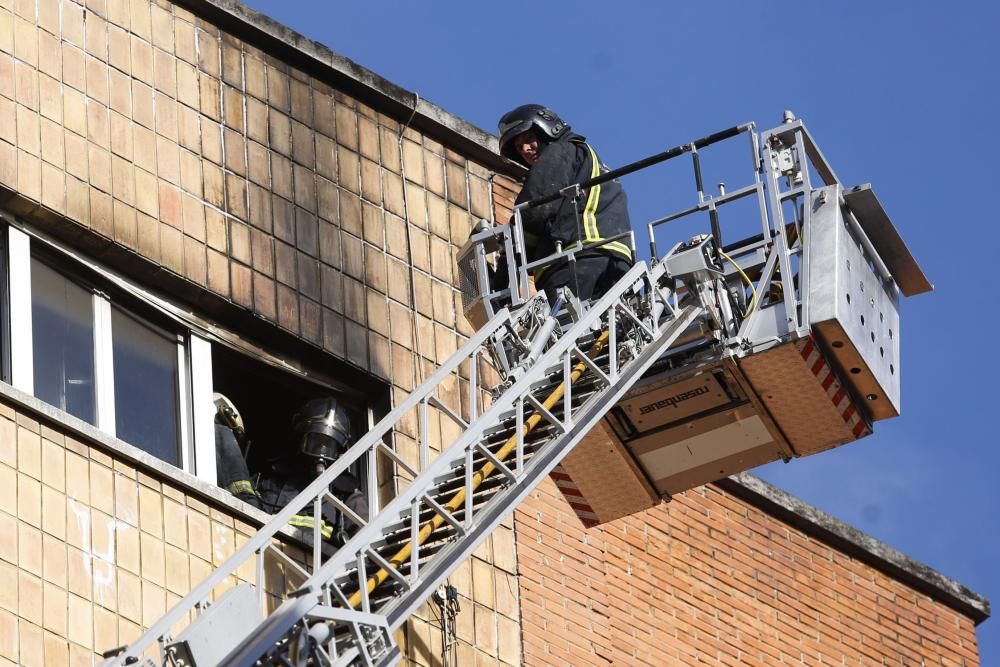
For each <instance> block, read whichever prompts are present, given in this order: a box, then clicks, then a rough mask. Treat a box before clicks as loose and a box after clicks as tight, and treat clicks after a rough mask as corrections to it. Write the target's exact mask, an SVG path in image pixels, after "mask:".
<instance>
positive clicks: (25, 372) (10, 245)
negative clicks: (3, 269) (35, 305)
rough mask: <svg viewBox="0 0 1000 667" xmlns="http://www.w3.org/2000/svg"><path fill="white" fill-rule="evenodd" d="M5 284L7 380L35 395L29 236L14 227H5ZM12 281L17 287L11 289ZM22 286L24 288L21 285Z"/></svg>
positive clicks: (25, 391) (17, 387)
mask: <svg viewBox="0 0 1000 667" xmlns="http://www.w3.org/2000/svg"><path fill="white" fill-rule="evenodd" d="M7 267H8V269H7V270H8V272H9V273H8V276H7V284H8V285H10V287H9V291H10V295H9V297H10V298H9V300H8V303H10V380H11V384H12V385H13V386H14V387H15V388H16V389H20V390H21V391H23V392H24V393H26V394H31V395H32V396H34V395H35V358H34V357H33V356H32V353H31V350H32V346H31V340H32V333H31V240H30V237H29V236H28V235H27V234H25V233H24V232H22V231H21V230H20V229H17V228H16V227H12V226H8V227H7ZM14 285H17V286H18V289H14V287H13V286H14ZM25 287H26V288H25Z"/></svg>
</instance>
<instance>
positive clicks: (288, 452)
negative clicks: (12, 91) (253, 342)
mask: <svg viewBox="0 0 1000 667" xmlns="http://www.w3.org/2000/svg"><path fill="white" fill-rule="evenodd" d="M212 381H213V390H214V391H216V392H219V393H222V394H224V395H226V397H228V398H229V400H230V401H232V402H233V404H234V405H235V406H236V408H237V410H239V412H240V415H241V416H242V418H243V422H244V424H245V426H246V432H247V438H248V442H247V446H246V449H245V451H244V454H245V456H246V461H247V467H248V468H249V469H250V473H251V475H253V476H256V475H260V474H267V472H268V471H269V470H270V469H271V468H272V467H273V466H274V465H275V464H281V463H288V462H293V463H294V460H295V458H296V457H297V456H299V454H300V452H299V451H298V450H299V442H298V438H297V436H296V434H295V433H294V432H293V420H294V417H295V415H296V413H297V412H298V411H299V410H300V409H301V407H302V406H303V405H304V404H305V403H306V402H308V401H310V400H313V399H317V398H323V397H327V396H333V397H335V398H336V399H337V400H338V402H339V403H340V404H341V405H343V406H344V407H346V408H347V411H348V413H349V415H350V418H351V431H352V432H351V442H354V441H355V440H357V439H358V438H359V437H361V435H363V434H364V433H365V432H367V430H368V428H367V426H368V411H367V408H366V406H365V405H363V404H362V403H361V402H360V401H359V400H358V398H359V397H357V396H350V395H349V394H346V393H345V392H342V391H337V390H336V389H334V388H332V387H330V386H328V385H327V384H325V383H323V382H322V381H320V380H318V379H317V380H316V381H312V380H309V379H306V378H304V377H301V376H298V375H296V374H293V373H290V372H288V371H284V370H281V369H279V368H277V367H275V366H273V365H271V364H268V363H265V362H263V361H261V360H259V359H254V358H253V357H251V356H248V355H247V354H244V353H242V352H238V351H236V350H233V349H231V348H229V347H227V346H225V345H221V344H216V345H213V346H212ZM351 472H352V473H353V474H354V475H355V476H357V477H358V479H360V480H362V481H363V480H365V479H366V475H365V471H364V470H362V469H360V467H359V468H358V469H355V470H352V471H351Z"/></svg>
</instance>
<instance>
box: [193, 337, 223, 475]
mask: <svg viewBox="0 0 1000 667" xmlns="http://www.w3.org/2000/svg"><path fill="white" fill-rule="evenodd" d="M187 349H188V355H187V356H188V361H189V363H190V366H189V367H188V370H189V371H190V377H191V381H190V382H189V383H188V386H189V387H190V388H191V401H190V404H191V406H193V409H192V415H191V420H192V429H191V431H192V433H193V434H194V440H193V446H192V447H188V448H185V451H187V453H188V454H187V455H188V462H187V463H186V464H185V470H188V471H190V472H193V473H194V474H195V475H197V476H198V478H199V479H202V480H205V481H206V482H210V483H212V484H215V483H216V482H217V481H218V471H217V470H216V467H215V404H214V402H213V400H212V391H213V387H214V386H215V383H214V379H213V377H212V344H211V343H210V342H209V341H208V340H207V339H205V338H202V337H201V336H199V335H197V334H195V333H193V332H192V333H191V334H190V335H189V336H188V348H187ZM188 464H190V467H188Z"/></svg>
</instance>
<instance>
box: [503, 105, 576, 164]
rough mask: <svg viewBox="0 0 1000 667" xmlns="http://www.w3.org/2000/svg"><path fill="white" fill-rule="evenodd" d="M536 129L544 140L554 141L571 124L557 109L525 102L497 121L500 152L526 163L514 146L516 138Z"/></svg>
mask: <svg viewBox="0 0 1000 667" xmlns="http://www.w3.org/2000/svg"><path fill="white" fill-rule="evenodd" d="M530 129H535V130H536V131H537V132H538V138H539V139H541V140H542V141H554V140H555V139H558V138H559V137H561V136H562V135H564V134H566V132H568V131H569V125H568V124H567V123H566V122H565V121H564V120H563V119H562V118H560V117H559V116H558V115H557V114H556V112H555V111H553V110H552V109H549V108H548V107H545V106H542V105H541V104H523V105H521V106H519V107H517V108H516V109H514V110H512V111H508V112H507V113H505V114H504V115H503V117H502V118H501V119H500V122H499V123H497V132H498V133H499V135H500V154H501V155H503V156H504V157H505V158H507V159H508V160H513V161H514V162H517V163H518V164H521V165H524V166H528V165H526V164H524V160H522V159H521V156H520V155H519V154H518V152H517V149H515V148H514V146H513V141H514V138H515V137H517V136H518V135H520V134H522V133H524V132H527V131H528V130H530Z"/></svg>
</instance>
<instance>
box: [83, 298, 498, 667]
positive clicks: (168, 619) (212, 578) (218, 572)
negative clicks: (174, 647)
mask: <svg viewBox="0 0 1000 667" xmlns="http://www.w3.org/2000/svg"><path fill="white" fill-rule="evenodd" d="M508 322H510V311H508V310H506V309H505V310H503V311H501V312H500V313H498V314H497V315H495V316H494V317H493V319H492V320H490V322H489V323H487V325H486V326H484V327H483V328H482V329H480V330H479V331H477V332H476V333H475V334H473V336H472V337H470V338H469V340H468V341H467V342H466V343H465V345H463V346H462V347H461V348H460V349H459V350H458V351H456V352H455V354H454V355H452V357H451V358H450V359H449V360H448V361H446V362H445V363H444V364H443V365H442V366H441V367H440V368H438V370H437V371H435V373H434V374H432V375H431V376H430V377H429V378H428V379H427V380H426V381H425V382H424V383H423V384H422V385H421V386H420V387H418V388H417V389H416V390H415V391H414V392H413V393H411V394H410V395H409V396H407V397H406V398H405V399H404V400H403V402H402V403H401V404H400V405H399V406H397V407H396V408H394V409H393V410H392V411H390V412H389V414H387V415H386V416H385V417H383V418H382V419H381V420H380V421H379V423H378V424H376V425H375V428H374V429H373V430H371V431H369V432H368V433H367V434H366V435H364V436H362V437H361V438H360V439H359V440H358V442H357V443H355V444H354V445H353V446H352V447H351V448H350V449H348V450H347V451H346V452H345V453H344V454H343V455H342V456H341V457H339V458H338V459H337V460H336V461H334V463H333V464H331V465H330V467H329V468H327V469H326V471H324V473H323V474H322V475H320V476H319V477H317V478H316V479H315V480H313V482H312V483H310V484H309V486H307V487H306V488H305V489H303V490H302V492H301V493H300V494H299V495H298V496H296V497H295V498H294V499H292V500H291V501H290V502H289V503H288V505H286V506H285V507H284V508H283V509H282V510H281V511H280V512H278V513H276V514H274V515H272V518H271V519H270V520H269V521H268V522H267V523H266V524H264V526H262V527H261V529H260V530H258V531H257V533H256V534H255V535H254V536H253V537H251V538H250V540H248V541H247V543H246V544H244V545H243V546H242V547H241V548H240V549H238V550H237V551H236V552H235V553H234V554H233V555H232V556H230V557H229V558H228V559H226V560H225V561H224V562H223V563H222V564H221V565H219V566H218V567H217V568H216V569H215V570H214V571H213V572H212V573H211V574H210V575H209V576H208V577H207V578H206V579H205V580H204V581H202V582H201V583H200V584H199V585H198V586H196V587H195V588H194V589H193V590H192V591H191V592H190V593H188V594H187V595H185V596H184V597H183V598H182V599H181V600H179V601H178V602H177V603H176V604H175V605H174V607H173V608H172V609H170V610H169V611H168V612H167V613H166V614H164V615H163V616H162V617H161V618H160V620H159V621H157V622H156V623H155V624H154V625H153V626H151V627H150V628H149V629H148V630H147V631H146V632H144V633H143V634H142V635H140V637H139V638H138V639H136V640H135V641H134V642H133V643H132V644H131V645H129V647H128V648H127V649H126V650H125V651H124V652H123V653H120V654H119V655H117V656H115V657H114V658H109V659H107V660H105V661H104V662H102V663H101V664H102V666H107V667H110V666H112V665H123V664H125V660H127V659H129V658H133V657H135V658H138V657H140V656H141V655H142V654H143V653H144V652H145V651H146V649H148V648H149V647H150V646H151V645H152V644H153V643H154V642H156V641H158V640H160V639H162V638H164V637H168V636H170V634H171V628H172V627H173V625H174V624H175V623H176V622H177V621H178V620H180V619H181V618H182V617H183V616H184V615H185V614H187V613H188V612H189V611H190V610H191V609H192V608H194V607H195V606H196V605H200V604H202V603H203V602H204V601H205V600H207V599H208V598H209V597H210V595H211V593H212V591H213V590H214V589H215V587H216V586H218V585H219V584H220V583H222V582H223V581H224V580H225V579H226V578H227V577H228V576H230V575H231V574H233V573H234V572H235V571H236V570H237V569H238V568H239V567H240V566H242V565H243V564H244V563H245V562H246V561H248V560H249V559H250V558H252V557H255V555H256V554H257V552H258V551H260V550H262V549H264V548H265V547H266V546H267V545H269V544H270V542H271V540H272V539H273V538H274V536H275V535H277V534H278V533H279V532H280V531H281V530H282V529H284V528H285V526H286V525H287V524H288V521H289V520H290V519H291V518H292V517H293V516H294V515H296V514H298V513H299V512H300V511H301V510H302V509H303V508H305V507H307V506H308V505H310V504H311V503H312V502H313V501H314V500H315V499H316V498H318V497H321V496H322V495H323V494H324V493H325V492H326V490H327V489H328V487H329V485H330V484H331V483H332V482H333V481H334V480H336V479H337V478H338V477H339V476H340V475H341V474H343V473H344V471H346V470H347V469H348V468H349V467H350V466H351V465H352V464H353V463H354V462H355V461H357V460H358V459H360V458H361V457H363V456H366V455H367V454H368V451H369V450H371V449H373V448H377V447H379V446H381V445H382V444H383V441H382V438H383V437H384V436H385V434H386V433H388V432H390V431H391V430H392V429H393V427H394V426H395V425H396V423H397V421H398V420H399V418H400V416H402V415H404V414H405V413H406V412H408V411H409V410H412V409H413V408H414V407H415V406H417V405H418V404H419V403H420V402H421V401H423V400H424V399H425V398H426V396H428V395H430V394H432V393H433V392H434V390H436V389H437V387H438V385H440V383H441V382H442V380H444V379H445V378H447V377H448V376H449V375H451V373H452V372H454V371H455V370H456V369H458V367H459V366H460V365H461V363H462V362H464V361H465V360H466V359H468V358H469V357H473V356H476V355H477V353H478V350H479V348H480V347H481V346H482V345H483V343H484V342H485V341H486V340H487V339H488V338H489V337H490V336H491V335H493V333H494V332H496V331H497V330H498V329H500V328H501V327H503V326H505V325H506V324H507V323H508ZM317 532H318V531H317ZM257 569H258V571H259V570H260V568H257ZM257 585H258V586H262V585H263V582H262V581H258V582H257ZM193 622H197V619H195V621H193Z"/></svg>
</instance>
